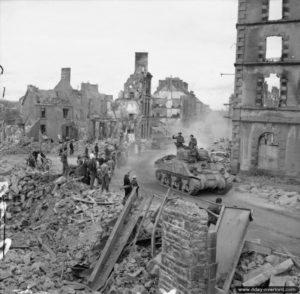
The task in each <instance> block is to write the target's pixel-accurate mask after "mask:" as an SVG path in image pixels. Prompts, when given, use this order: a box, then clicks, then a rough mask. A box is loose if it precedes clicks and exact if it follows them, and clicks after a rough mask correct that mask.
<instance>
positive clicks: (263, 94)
mask: <svg viewBox="0 0 300 294" xmlns="http://www.w3.org/2000/svg"><path fill="white" fill-rule="evenodd" d="M236 27H237V44H236V63H235V96H234V100H233V104H234V105H233V136H232V139H233V144H234V146H233V154H232V159H233V167H234V168H235V169H237V170H238V169H240V170H241V171H250V170H261V171H263V172H267V173H270V174H279V175H286V176H299V175H300V152H299V146H300V50H299V48H300V1H299V0H239V8H238V23H237V26H236Z"/></svg>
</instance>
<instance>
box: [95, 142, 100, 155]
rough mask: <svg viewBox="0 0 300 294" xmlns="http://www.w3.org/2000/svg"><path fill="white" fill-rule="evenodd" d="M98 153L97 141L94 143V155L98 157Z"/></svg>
mask: <svg viewBox="0 0 300 294" xmlns="http://www.w3.org/2000/svg"><path fill="white" fill-rule="evenodd" d="M98 153H99V146H98V143H96V145H95V155H96V158H98Z"/></svg>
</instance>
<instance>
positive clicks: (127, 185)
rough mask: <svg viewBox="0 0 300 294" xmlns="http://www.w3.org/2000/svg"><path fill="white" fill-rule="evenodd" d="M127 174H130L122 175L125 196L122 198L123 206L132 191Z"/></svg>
mask: <svg viewBox="0 0 300 294" xmlns="http://www.w3.org/2000/svg"><path fill="white" fill-rule="evenodd" d="M129 174H130V172H128V173H127V174H125V175H124V180H123V184H124V185H123V187H122V188H123V189H124V191H125V195H124V198H123V201H122V203H123V205H125V203H126V201H127V199H128V198H129V195H130V193H131V191H132V186H131V182H130V178H129Z"/></svg>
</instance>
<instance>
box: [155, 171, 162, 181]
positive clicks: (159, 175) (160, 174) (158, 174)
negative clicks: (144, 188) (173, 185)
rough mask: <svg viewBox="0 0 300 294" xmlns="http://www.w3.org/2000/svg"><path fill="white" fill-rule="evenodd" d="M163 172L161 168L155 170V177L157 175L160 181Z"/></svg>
mask: <svg viewBox="0 0 300 294" xmlns="http://www.w3.org/2000/svg"><path fill="white" fill-rule="evenodd" d="M162 176H163V175H162V172H161V171H160V170H157V171H156V172H155V177H156V179H157V180H158V181H159V182H161V180H162Z"/></svg>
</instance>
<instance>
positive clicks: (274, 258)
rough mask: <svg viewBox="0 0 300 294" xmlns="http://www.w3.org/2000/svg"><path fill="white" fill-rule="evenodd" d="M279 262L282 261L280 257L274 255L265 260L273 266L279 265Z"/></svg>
mask: <svg viewBox="0 0 300 294" xmlns="http://www.w3.org/2000/svg"><path fill="white" fill-rule="evenodd" d="M279 260H280V258H279V256H277V255H273V254H271V255H268V256H266V258H265V261H266V262H268V263H271V265H273V266H274V265H276V264H277V263H279Z"/></svg>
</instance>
